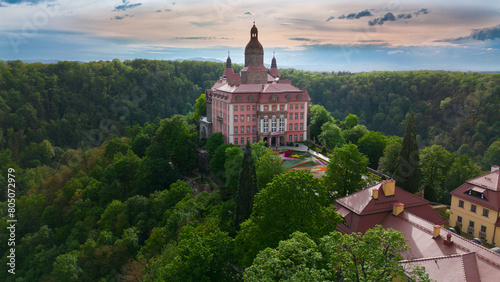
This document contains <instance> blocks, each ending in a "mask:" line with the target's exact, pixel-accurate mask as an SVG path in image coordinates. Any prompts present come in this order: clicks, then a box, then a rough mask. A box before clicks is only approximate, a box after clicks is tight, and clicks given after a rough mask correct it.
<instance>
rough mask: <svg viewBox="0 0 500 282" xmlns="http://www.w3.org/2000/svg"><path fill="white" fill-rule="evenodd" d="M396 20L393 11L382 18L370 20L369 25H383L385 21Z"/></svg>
mask: <svg viewBox="0 0 500 282" xmlns="http://www.w3.org/2000/svg"><path fill="white" fill-rule="evenodd" d="M395 20H396V17H395V16H394V14H393V13H391V12H388V13H386V14H385V15H384V16H383V17H382V18H375V19H373V20H371V21H369V22H368V25H377V24H378V25H383V24H384V23H385V22H387V21H390V22H393V21H395Z"/></svg>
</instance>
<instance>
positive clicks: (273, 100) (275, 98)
mask: <svg viewBox="0 0 500 282" xmlns="http://www.w3.org/2000/svg"><path fill="white" fill-rule="evenodd" d="M270 100H271V101H272V102H278V101H279V99H278V97H277V96H276V95H273V96H271V98H270Z"/></svg>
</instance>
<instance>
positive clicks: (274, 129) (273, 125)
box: [271, 116, 276, 132]
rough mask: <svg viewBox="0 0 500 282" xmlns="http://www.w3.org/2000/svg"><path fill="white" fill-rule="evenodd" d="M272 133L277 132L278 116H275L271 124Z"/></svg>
mask: <svg viewBox="0 0 500 282" xmlns="http://www.w3.org/2000/svg"><path fill="white" fill-rule="evenodd" d="M271 132H276V116H273V120H272V123H271Z"/></svg>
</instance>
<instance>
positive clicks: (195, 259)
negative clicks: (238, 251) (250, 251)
mask: <svg viewBox="0 0 500 282" xmlns="http://www.w3.org/2000/svg"><path fill="white" fill-rule="evenodd" d="M194 226H195V225H194V224H190V225H187V226H184V227H183V228H182V229H181V231H180V234H179V240H178V242H179V243H178V244H177V245H176V246H170V248H169V247H168V246H167V248H166V249H165V251H164V253H163V254H162V256H161V257H160V259H159V260H158V261H156V262H155V263H154V264H153V267H152V269H153V272H152V273H151V274H150V276H149V277H147V279H148V280H162V281H235V280H236V279H235V278H236V274H237V273H236V271H235V269H234V267H233V266H232V265H231V261H232V249H233V239H232V238H231V237H229V236H228V235H227V233H225V232H222V231H220V230H219V228H218V227H217V226H216V225H214V224H211V223H207V224H201V225H199V226H197V227H194Z"/></svg>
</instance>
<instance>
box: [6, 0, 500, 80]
mask: <svg viewBox="0 0 500 282" xmlns="http://www.w3.org/2000/svg"><path fill="white" fill-rule="evenodd" d="M253 21H255V23H256V26H257V27H258V28H259V40H260V42H261V43H262V45H263V46H264V53H265V62H266V63H267V64H270V63H271V58H272V56H273V52H275V53H276V59H277V62H278V67H294V68H296V69H304V70H315V71H344V70H345V71H353V72H358V71H372V70H415V69H429V70H436V69H437V70H458V71H500V1H483V0H476V1H461V0H454V1H436V0H433V1H412V0H404V1H403V0H399V1H387V0H385V1H378V0H375V1H353V0H350V1H332V0H328V1H327V0H312V1H262V0H257V1H242V0H231V1H230V0H209V1H196V0H191V1H185V0H184V1H183V0H179V1H175V2H173V1H146V0H144V1H141V0H104V1H88V0H87V1H83V0H59V1H57V0H56V1H44V0H0V60H15V59H21V60H75V61H94V60H112V59H114V58H119V59H121V60H126V59H134V58H148V59H164V60H176V59H193V58H197V59H209V60H220V61H225V59H226V57H227V52H228V51H230V54H231V58H232V60H233V62H234V63H240V64H242V63H243V51H244V47H245V45H246V43H247V42H248V40H249V35H250V28H251V26H252V23H253Z"/></svg>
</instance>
